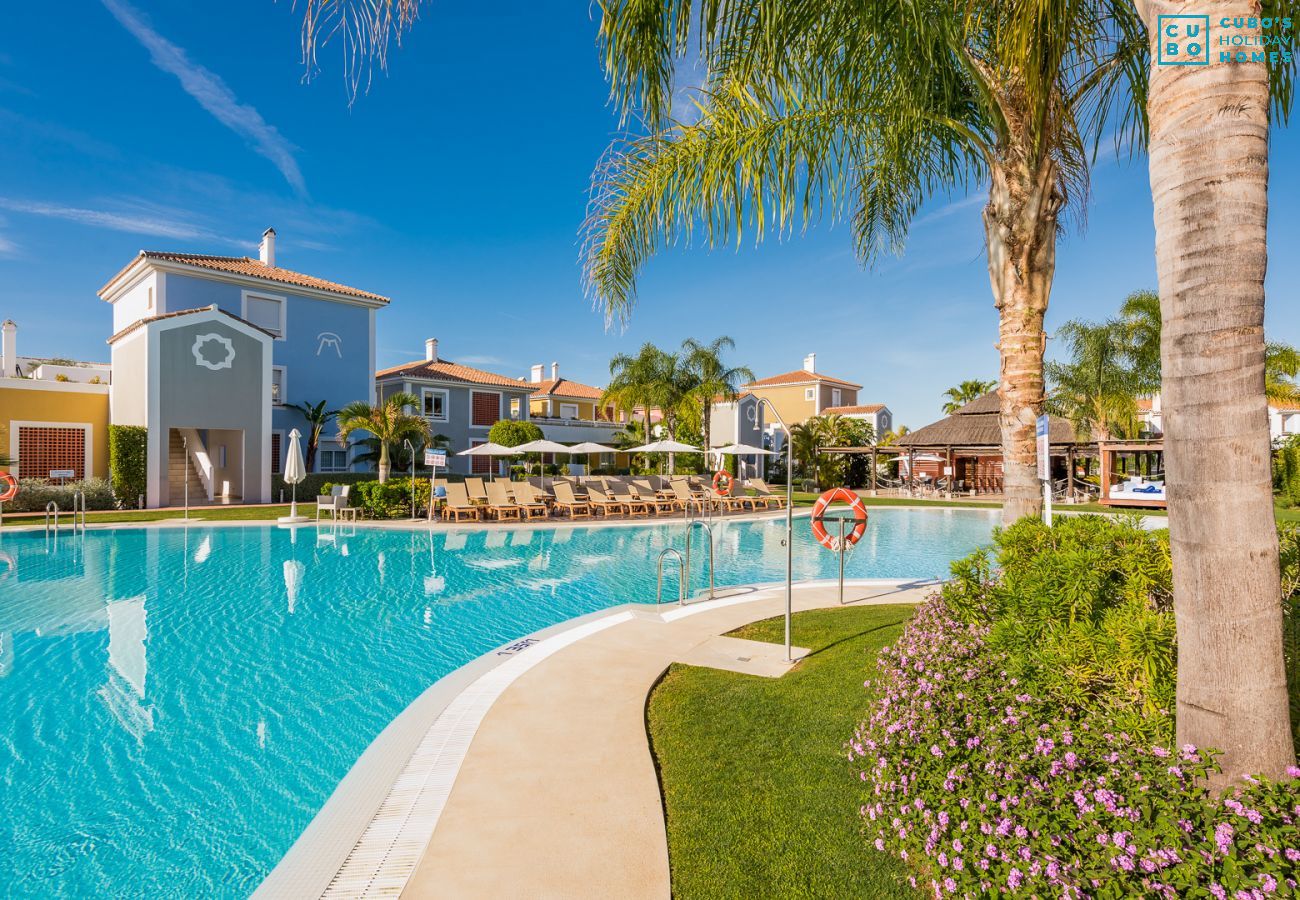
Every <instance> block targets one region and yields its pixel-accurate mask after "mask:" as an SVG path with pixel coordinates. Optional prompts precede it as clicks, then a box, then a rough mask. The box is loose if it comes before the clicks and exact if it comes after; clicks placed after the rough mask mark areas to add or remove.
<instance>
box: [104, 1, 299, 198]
mask: <svg viewBox="0 0 1300 900" xmlns="http://www.w3.org/2000/svg"><path fill="white" fill-rule="evenodd" d="M103 3H104V7H105V8H106V9H107V10H108V11H109V12H110V13H112V14H113V18H115V19H117V21H118V22H120V23H121V24H122V27H123V28H125V29H126V30H127V31H129V32H131V34H132V35H133V36H134V37H135V39H136V40H138V41H139V42H140V43H141V44H142V45H143V46H144V48H145V49H146V50H148V51H149V57H150V59H152V60H153V64H154V65H155V66H157V67H158V68H160V69H162V70H163V71H164V72H167V73H169V74H171V75H175V76H176V79H177V80H178V81H180V83H181V88H182V89H183V90H184V91H185V93H187V94H189V95H190V96H191V97H193V98H194V99H195V100H196V101H198V104H199V105H200V106H202V107H203V108H204V109H205V110H207V111H208V112H209V113H211V115H212V117H213V118H215V119H216V120H217V121H218V122H220V123H221V124H222V125H225V126H226V127H227V128H229V129H230V130H231V131H233V132H235V134H238V135H239V136H241V137H243V138H244V139H245V140H247V141H248V142H249V143H250V144H251V145H252V147H253V149H254V150H255V151H256V152H257V153H259V154H261V155H262V156H264V157H266V158H267V159H268V160H270V161H271V163H272V165H274V166H275V167H276V168H277V169H279V170H280V174H281V175H283V176H284V180H285V181H287V182H289V184H290V185H291V186H292V187H293V189H294V190H295V191H297V192H298V193H299V194H300V195H305V194H306V193H307V186H306V183H305V182H304V181H303V177H302V171H301V170H300V169H299V168H298V161H297V160H296V159H294V156H293V151H294V149H295V148H294V146H293V145H292V144H290V143H289V141H288V140H286V139H285V137H284V135H282V134H280V132H279V131H277V130H276V128H275V126H274V125H270V124H269V123H267V121H266V120H265V119H263V118H262V115H261V113H259V112H258V111H257V110H256V109H254V108H253V107H251V106H249V105H247V104H245V103H240V102H239V98H237V97H236V96H235V94H234V92H233V91H232V90H231V89H230V87H229V86H228V85H227V84H226V83H225V82H224V81H222V80H221V78H220V77H219V76H218V75H217V74H216V73H214V72H211V71H209V70H208V69H205V68H204V67H203V66H201V65H199V64H197V63H195V62H192V61H191V60H190V58H189V56H188V55H187V54H186V53H185V51H184V50H183V49H181V48H180V47H178V46H176V45H175V44H173V43H172V42H171V41H169V40H167V39H166V38H165V37H163V36H162V35H160V34H159V33H158V32H156V31H154V30H153V28H151V27H150V25H149V23H148V21H147V20H146V19H145V17H144V16H143V15H141V14H140V13H139V12H138V11H137V10H136V9H135V8H134V7H132V6H130V5H129V4H127V3H125V2H124V0H103Z"/></svg>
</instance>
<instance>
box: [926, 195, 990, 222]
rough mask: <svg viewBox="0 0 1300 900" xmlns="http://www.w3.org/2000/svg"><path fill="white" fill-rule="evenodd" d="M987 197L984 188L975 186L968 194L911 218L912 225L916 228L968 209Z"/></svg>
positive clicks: (984, 200)
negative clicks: (932, 210)
mask: <svg viewBox="0 0 1300 900" xmlns="http://www.w3.org/2000/svg"><path fill="white" fill-rule="evenodd" d="M988 199H989V198H988V191H987V190H985V189H984V188H976V189H975V190H973V191H972V192H971V194H970V196H968V197H963V198H962V199H960V200H955V201H953V202H952V203H948V204H946V205H944V206H941V207H939V208H938V209H936V210H935V211H934V212H930V213H926V214H925V215H923V216H921V217H920V218H919V219H914V220H912V227H913V228H917V227H919V226H921V225H926V224H928V223H930V222H935V221H938V220H939V219H946V218H948V217H949V216H952V215H956V214H957V213H959V212H961V211H962V210H963V209H969V208H970V207H972V206H978V205H979V204H981V203H987V202H988Z"/></svg>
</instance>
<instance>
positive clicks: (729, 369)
mask: <svg viewBox="0 0 1300 900" xmlns="http://www.w3.org/2000/svg"><path fill="white" fill-rule="evenodd" d="M735 347H736V342H735V341H733V340H732V339H731V338H729V337H727V336H726V335H723V336H722V337H720V338H717V339H715V340H714V341H713V342H712V343H709V344H701V343H700V342H699V341H697V340H695V339H694V338H687V339H686V340H685V341H683V342H682V355H683V356H684V357H685V363H686V369H687V370H688V372H689V373H690V374H691V375H693V376H694V379H695V381H696V385H695V386H694V387H693V388H692V389H691V390H690V392H689V393H690V394H691V395H692V397H693V398H694V399H695V400H696V401H697V402H698V403H699V404H700V412H701V419H700V432H701V434H702V435H703V436H704V449H706V450H707V449H709V447H710V446H711V445H710V440H711V437H712V435H711V428H710V419H712V418H713V401H714V400H715V399H716V398H718V397H721V398H722V399H723V400H724V401H728V402H729V401H732V400H735V399H736V397H737V396H738V395H739V393H740V386H741V385H742V384H745V383H746V382H750V381H753V380H754V371H753V370H752V369H750V368H749V367H748V366H728V365H727V364H726V363H724V362H723V361H722V354H723V351H725V350H733V349H735Z"/></svg>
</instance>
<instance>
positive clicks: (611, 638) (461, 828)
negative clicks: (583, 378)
mask: <svg viewBox="0 0 1300 900" xmlns="http://www.w3.org/2000/svg"><path fill="white" fill-rule="evenodd" d="M934 587H935V586H934V585H933V584H920V583H918V582H911V583H883V582H876V583H867V582H855V583H852V584H850V585H849V586H847V587H846V591H845V599H846V600H847V601H850V602H852V603H853V605H860V604H886V603H916V602H920V601H921V600H923V599H924V598H925V597H926V596H928V595H929V594H930V593H931V592H932V591H933V590H934ZM793 598H794V599H793V607H794V609H795V611H801V610H807V609H816V608H823V607H833V606H837V605H839V597H838V590H837V587H836V586H835V585H834V584H833V583H831V584H827V583H824V582H822V583H814V584H805V585H796V586H795V588H794V592H793ZM784 608H785V590H784V586H776V587H762V588H751V589H741V590H737V591H729V592H725V593H724V592H719V599H715V600H712V601H703V602H698V603H694V604H688V605H686V606H680V607H679V606H676V605H674V606H664V607H660V608H655V607H653V606H644V605H635V606H632V605H629V606H624V607H619V608H617V609H616V610H611V611H609V613H610V614H608V615H604V616H601V617H599V618H595V619H587V620H579V621H580V622H583V623H584V624H581V625H577V626H575V627H574V628H571V629H569V630H567V631H561V632H559V634H557V635H554V636H552V637H548V638H544V639H542V640H541V641H539V642H538V643H537V644H535V645H533V646H529V647H526V648H522V649H521V650H520V651H519V653H518V655H515V656H513V657H511V658H508V659H507V661H506V662H505V663H503V664H501V665H499V666H497V667H496V668H494V669H491V670H490V671H488V672H487V673H486V674H484V675H482V676H481V677H479V678H478V679H477V680H476V681H474V682H472V683H471V684H469V685H468V686H467V687H465V688H464V689H463V690H461V692H460V693H459V694H458V696H457V697H456V698H455V699H453V700H452V701H451V702H449V703H448V704H447V705H446V706H445V708H444V709H443V710H442V712H440V713H439V714H438V716H437V719H436V721H435V722H434V723H433V724H432V726H430V727H429V729H428V732H427V733H426V735H425V736H424V738H423V740H422V741H421V744H420V747H419V748H418V749H417V750H416V751H415V753H414V754H412V755H411V756H410V758H409V760H408V761H407V762H406V764H405V768H404V769H403V770H402V772H401V774H400V776H399V777H398V778H397V779H396V781H395V782H394V784H393V786H392V788H391V789H390V791H389V793H388V795H387V797H386V798H385V799H384V801H383V803H382V804H381V805H380V806H379V808H378V810H377V811H376V813H375V815H374V816H373V818H372V819H371V820H370V823H369V825H368V826H367V827H366V829H365V832H364V833H363V834H362V835H361V836H360V838H359V839H358V840H357V841H356V842H355V844H354V845H353V846H352V849H351V851H350V852H349V853H348V855H347V858H346V861H344V863H343V864H342V866H341V867H339V868H338V871H337V873H336V874H335V875H334V876H333V878H332V879H331V880H329V882H328V886H327V887H324V888H323V893H324V895H326V896H338V897H364V896H394V895H398V894H400V895H401V896H403V897H418V898H424V897H457V898H476V897H530V898H552V897H554V898H560V897H564V898H572V897H620V898H642V897H645V898H652V897H653V898H666V897H669V896H670V893H671V884H670V877H669V868H668V845H667V835H666V830H665V825H664V812H663V805H662V800H661V797H660V792H659V783H658V777H657V774H656V771H655V765H654V761H653V758H652V756H651V753H650V747H649V741H648V737H647V734H646V724H645V709H646V702H647V697H648V695H649V693H650V691H651V690H652V688H653V687H654V685H655V683H656V682H657V681H658V679H659V678H660V677H661V675H662V674H663V673H664V671H665V670H666V669H667V668H668V666H670V665H671V664H672V663H674V662H688V663H691V664H697V665H698V664H706V665H713V666H715V667H718V668H725V669H730V670H733V671H747V672H750V673H752V674H754V675H755V677H779V675H780V674H783V673H784V671H786V670H788V668H789V666H788V665H787V664H786V663H785V661H784V647H783V646H782V645H779V644H777V645H762V644H758V643H756V642H750V641H737V640H735V639H732V638H726V639H722V638H720V636H722V635H725V634H726V633H727V632H729V631H732V630H734V629H736V628H738V627H740V626H742V625H745V624H747V623H749V622H754V621H758V620H760V619H766V618H770V617H773V616H778V615H780V614H781V613H782V612H783V611H784ZM798 638H799V633H798V620H797V619H796V620H795V627H794V633H793V635H792V643H793V644H794V645H795V646H796V648H797V645H798V643H799V640H798ZM548 645H553V646H551V648H550V649H549V651H547V650H545V648H547V646H548ZM801 653H802V651H799V650H797V649H796V650H795V653H794V655H795V656H796V657H797V656H799V655H801ZM529 654H535V655H534V656H533V657H532V658H531V660H530V658H529ZM511 666H513V667H514V668H515V670H516V671H513V672H509V673H507V674H506V675H502V674H501V673H503V671H504V670H507V669H509V668H510V667H511ZM494 679H495V680H497V681H500V682H501V684H500V685H498V687H497V688H495V689H493V688H492V687H491V685H490V684H489V685H487V686H484V684H483V683H484V682H491V681H493V680H494ZM484 694H486V695H487V700H486V705H485V706H484V707H483V711H482V712H481V713H480V714H479V715H478V718H477V719H476V718H475V716H474V714H473V710H472V708H471V707H472V706H473V704H474V702H475V700H474V698H475V696H481V695H484ZM467 697H468V698H469V699H468V700H467V699H465V698H467ZM449 720H450V721H449ZM354 815H355V810H354ZM295 849H297V848H295ZM299 856H300V858H301V854H300V855H299ZM321 862H324V860H320V859H318V860H317V863H318V864H319V863H321ZM318 871H319V870H318ZM294 881H295V882H296V889H295V891H294V892H295V893H297V892H298V890H301V889H305V888H307V887H308V885H307V884H306V883H304V882H303V881H300V880H298V879H296V878H295V879H294ZM291 883H292V882H290V881H286V880H283V879H281V880H278V881H276V882H274V883H272V882H271V881H270V880H268V883H267V884H265V885H264V886H263V887H264V888H265V889H269V888H272V887H274V888H275V890H265V891H263V893H264V895H272V894H279V893H280V892H281V890H282V889H284V888H287V887H288V886H289V885H290V884H291ZM310 893H311V894H312V895H316V894H317V893H318V892H317V891H316V890H314V889H313V890H311V891H310ZM298 896H303V893H298Z"/></svg>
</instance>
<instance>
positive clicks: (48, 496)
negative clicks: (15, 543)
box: [5, 478, 135, 513]
mask: <svg viewBox="0 0 1300 900" xmlns="http://www.w3.org/2000/svg"><path fill="white" fill-rule="evenodd" d="M77 491H84V492H85V494H86V509H112V508H113V507H114V506H115V505H116V501H115V498H114V496H113V486H112V485H111V484H109V483H108V482H107V481H106V480H105V479H103V478H87V479H85V480H84V481H69V482H68V483H67V484H51V483H50V482H49V481H46V480H45V479H44V478H23V479H20V480H19V482H18V496H17V497H15V498H14V499H12V500H10V501H9V502H8V503H6V504H5V511H6V512H43V511H44V510H45V505H46V504H47V503H49V502H50V501H51V500H53V501H54V502H55V503H57V504H58V507H59V510H60V512H64V513H67V512H71V511H72V497H73V495H74V494H75V493H76V492H77ZM132 502H133V503H134V502H135V501H134V500H132Z"/></svg>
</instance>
